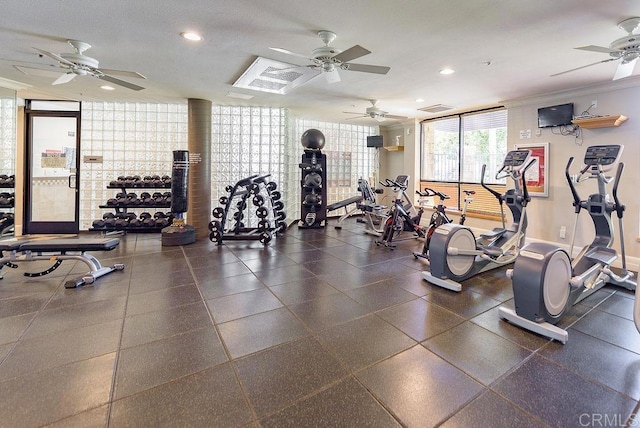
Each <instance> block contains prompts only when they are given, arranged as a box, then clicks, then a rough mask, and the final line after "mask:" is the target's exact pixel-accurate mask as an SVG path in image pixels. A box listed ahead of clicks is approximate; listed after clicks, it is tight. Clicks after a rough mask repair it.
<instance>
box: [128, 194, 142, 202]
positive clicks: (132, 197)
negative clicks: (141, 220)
mask: <svg viewBox="0 0 640 428" xmlns="http://www.w3.org/2000/svg"><path fill="white" fill-rule="evenodd" d="M127 205H140V199H138V195H137V194H135V193H133V192H129V193H127Z"/></svg>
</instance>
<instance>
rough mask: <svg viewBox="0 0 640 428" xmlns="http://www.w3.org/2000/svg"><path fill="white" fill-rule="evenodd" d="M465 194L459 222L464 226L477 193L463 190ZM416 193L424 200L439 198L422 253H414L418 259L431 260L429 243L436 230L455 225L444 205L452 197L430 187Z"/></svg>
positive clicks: (430, 220) (428, 227)
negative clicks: (469, 206) (473, 196)
mask: <svg viewBox="0 0 640 428" xmlns="http://www.w3.org/2000/svg"><path fill="white" fill-rule="evenodd" d="M463 192H464V194H465V197H464V205H463V206H462V213H460V221H459V222H458V224H464V221H465V220H466V219H467V206H468V205H469V204H470V203H471V202H473V198H472V197H471V196H472V195H475V194H476V192H475V191H473V190H463ZM416 193H417V194H418V195H420V196H421V197H422V198H433V197H435V196H437V197H438V205H436V206H435V207H433V209H434V211H433V214H431V219H429V226H427V233H426V234H425V238H424V245H423V246H422V252H421V253H418V252H415V253H413V256H414V257H415V258H416V259H417V258H418V257H422V258H424V259H427V260H429V243H430V242H431V236H433V232H435V230H436V229H437V228H438V227H440V226H441V225H443V224H447V223H453V222H452V221H451V219H450V218H449V217H448V216H447V211H446V207H445V205H444V201H445V200H446V199H449V198H450V196H449V195H447V194H446V193H442V192H438V191H436V190H433V189H431V188H430V187H425V188H424V192H420V191H418V190H416Z"/></svg>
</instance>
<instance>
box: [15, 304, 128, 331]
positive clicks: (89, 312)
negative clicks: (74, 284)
mask: <svg viewBox="0 0 640 428" xmlns="http://www.w3.org/2000/svg"><path fill="white" fill-rule="evenodd" d="M125 304H126V298H125V297H115V298H113V299H107V300H99V301H97V302H91V303H85V304H82V305H74V306H65V307H62V308H58V309H50V310H44V311H42V312H40V313H39V314H38V316H37V317H36V319H35V320H33V323H31V325H30V326H29V328H28V329H27V331H26V332H25V334H24V336H23V337H24V338H25V339H30V338H33V337H38V336H45V335H49V334H52V333H55V332H58V331H64V330H71V329H75V328H77V327H78V326H86V325H93V324H102V323H105V322H108V321H113V320H117V319H122V318H124V308H125Z"/></svg>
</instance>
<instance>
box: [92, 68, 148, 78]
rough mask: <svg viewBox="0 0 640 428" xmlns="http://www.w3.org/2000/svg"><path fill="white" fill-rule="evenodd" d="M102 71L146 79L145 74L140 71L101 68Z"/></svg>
mask: <svg viewBox="0 0 640 428" xmlns="http://www.w3.org/2000/svg"><path fill="white" fill-rule="evenodd" d="M100 72H102V73H103V74H110V75H115V76H122V77H134V78H137V79H146V77H145V76H143V75H142V74H140V73H138V72H137V71H126V70H114V69H112V68H101V69H100Z"/></svg>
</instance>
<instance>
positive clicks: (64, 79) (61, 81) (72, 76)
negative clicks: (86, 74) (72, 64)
mask: <svg viewBox="0 0 640 428" xmlns="http://www.w3.org/2000/svg"><path fill="white" fill-rule="evenodd" d="M75 77H76V73H71V72H69V73H65V74H63V75H61V76H60V77H58V78H57V79H56V80H55V81H54V82H53V83H52V85H62V84H64V83H69V82H71V81H72V80H73V79H75Z"/></svg>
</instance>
